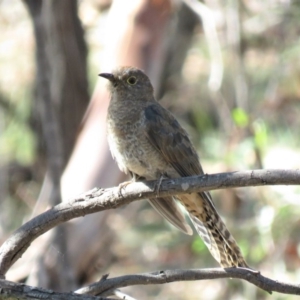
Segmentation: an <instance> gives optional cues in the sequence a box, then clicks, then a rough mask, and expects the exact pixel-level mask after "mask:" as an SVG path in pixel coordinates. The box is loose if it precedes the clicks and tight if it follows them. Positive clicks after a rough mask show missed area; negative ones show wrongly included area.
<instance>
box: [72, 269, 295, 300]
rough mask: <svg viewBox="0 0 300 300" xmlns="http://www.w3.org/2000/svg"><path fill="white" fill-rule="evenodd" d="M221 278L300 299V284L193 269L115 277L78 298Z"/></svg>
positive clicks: (237, 272) (237, 271)
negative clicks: (129, 287)
mask: <svg viewBox="0 0 300 300" xmlns="http://www.w3.org/2000/svg"><path fill="white" fill-rule="evenodd" d="M220 278H237V279H244V280H245V281H248V282H250V283H252V284H254V285H256V286H257V287H259V288H261V289H263V290H265V291H267V292H269V293H272V292H279V293H284V294H293V295H300V285H299V284H297V285H296V284H295V285H293V284H289V283H284V282H279V281H275V280H272V279H269V278H267V277H264V276H262V275H261V274H260V273H259V272H255V271H252V270H250V269H245V268H226V269H222V268H214V269H191V270H165V271H157V272H152V273H142V274H132V275H124V276H119V277H114V278H110V279H106V280H101V281H100V282H96V283H93V284H91V285H89V286H87V287H84V288H81V289H79V290H77V291H76V293H78V294H87V295H101V294H103V295H105V292H106V291H109V290H111V289H116V288H121V287H126V286H132V285H148V284H164V283H169V282H176V281H193V280H207V279H220Z"/></svg>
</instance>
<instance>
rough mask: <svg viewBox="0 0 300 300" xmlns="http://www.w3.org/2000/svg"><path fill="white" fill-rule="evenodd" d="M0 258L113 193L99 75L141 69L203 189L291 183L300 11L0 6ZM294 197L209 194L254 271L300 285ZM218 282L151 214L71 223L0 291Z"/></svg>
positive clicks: (168, 1)
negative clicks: (164, 273) (38, 219)
mask: <svg viewBox="0 0 300 300" xmlns="http://www.w3.org/2000/svg"><path fill="white" fill-rule="evenodd" d="M0 28H1V35H0V70H1V73H0V74H1V76H0V133H1V135H0V195H1V196H0V243H2V242H4V241H5V240H6V239H7V238H8V237H9V236H10V234H11V233H12V232H13V231H14V230H15V229H17V228H18V227H19V226H20V225H21V224H23V223H24V222H26V221H27V220H29V219H30V218H32V217H34V216H35V215H37V214H39V213H41V212H43V211H44V210H45V209H47V208H49V207H51V206H53V205H55V204H57V203H59V202H60V201H67V200H68V199H69V198H71V197H73V196H76V195H78V194H80V193H83V192H85V191H87V190H89V189H91V188H93V187H95V186H97V187H109V186H116V185H118V184H119V183H120V182H122V181H124V180H125V179H126V177H125V176H124V175H123V174H121V173H120V172H119V171H118V168H117V166H116V164H115V163H114V162H113V160H112V158H111V156H110V153H109V150H108V147H107V143H106V136H105V115H106V110H107V106H108V103H109V95H108V93H107V89H106V82H105V80H101V79H99V78H98V74H99V73H100V72H109V71H111V70H112V69H114V68H115V67H117V66H120V65H133V66H136V67H139V68H141V69H143V70H144V71H145V72H146V73H147V74H148V75H149V76H150V78H151V81H152V83H153V85H154V87H155V91H156V97H157V99H159V100H160V101H161V103H162V105H164V106H165V107H167V108H168V109H170V110H171V111H172V112H173V113H174V114H175V115H176V116H177V118H179V120H180V122H181V124H182V125H183V126H184V127H185V128H186V130H187V131H188V132H189V134H190V136H191V138H192V140H193V142H194V144H195V146H196V147H197V149H198V150H199V154H200V157H201V161H202V165H203V167H204V170H205V171H206V172H207V173H217V172H228V171H235V170H248V169H258V168H286V169H292V168H299V167H300V155H299V150H300V139H299V128H300V118H299V116H300V60H299V54H300V38H299V35H300V2H299V1H297V0H295V1H289V0H266V1H258V0H243V1H238V0H228V1H222V0H206V1H204V2H198V1H196V0H195V1H192V0H185V1H180V0H177V1H175V0H132V1H122V0H115V1H110V0H81V1H74V0H64V1H55V0H47V1H45V0H23V1H21V0H0ZM299 191H300V188H299V187H297V186H295V187H293V186H290V187H284V186H273V187H272V186H270V187H258V188H239V189H232V190H222V191H216V192H213V193H212V195H213V198H214V199H215V202H216V205H217V207H218V211H219V212H220V213H221V215H222V216H223V218H224V219H225V221H226V224H227V226H228V228H229V230H230V231H231V232H232V234H233V235H234V237H235V238H236V240H237V242H238V244H239V245H240V247H241V249H242V252H243V254H244V256H245V257H246V260H247V261H248V263H249V264H250V266H252V267H253V268H255V269H257V270H260V271H261V273H262V274H263V275H265V276H269V277H270V278H272V279H277V280H282V281H287V282H291V283H297V282H299V280H300V272H299V267H300V235H299V230H300V218H299V215H300V209H299ZM206 267H217V263H216V262H215V261H214V260H213V258H212V257H211V255H210V253H209V252H208V250H207V249H206V248H205V246H204V244H203V242H202V241H201V240H200V238H199V237H198V236H196V235H194V236H193V237H190V236H185V235H184V234H182V233H181V232H179V231H177V230H176V229H175V228H173V227H172V226H171V225H169V224H167V223H166V222H165V221H164V220H163V219H162V218H161V217H160V216H159V215H158V214H157V213H156V212H155V211H154V210H153V209H152V208H151V207H150V206H149V205H148V203H147V202H146V201H139V202H136V203H132V204H130V205H129V206H127V207H123V208H120V209H117V210H113V211H107V212H104V213H99V214H95V215H91V216H87V217H84V218H81V219H80V220H79V219H78V220H74V221H72V222H68V223H67V224H65V225H63V226H60V227H59V228H57V229H54V230H52V231H51V232H49V233H47V234H44V235H43V236H42V237H40V238H38V239H37V240H36V241H35V242H34V243H33V244H32V245H31V247H30V248H29V249H28V251H27V252H26V253H25V254H24V255H23V257H22V259H20V260H19V261H17V263H16V264H15V265H14V266H13V267H12V268H11V270H10V271H9V272H8V276H7V279H8V280H14V281H21V282H26V283H28V284H32V285H38V286H41V287H45V288H53V289H55V290H63V291H68V290H74V289H76V288H79V287H81V286H83V285H85V284H87V283H90V282H93V281H97V280H99V278H100V277H101V275H103V274H105V273H109V274H110V277H113V276H118V275H125V274H130V273H136V272H148V271H156V270H162V269H175V268H178V269H180V268H181V269H186V268H206ZM123 291H124V292H126V293H128V294H129V295H131V296H133V297H135V298H137V299H271V297H272V299H296V296H289V295H280V294H277V293H274V294H273V295H272V296H270V295H268V294H267V293H265V292H263V291H261V290H258V289H257V288H256V287H255V286H252V285H251V284H249V283H247V282H243V281H241V280H228V279H224V280H209V281H198V282H197V281H196V282H176V283H170V284H166V285H161V286H133V287H128V288H124V289H123Z"/></svg>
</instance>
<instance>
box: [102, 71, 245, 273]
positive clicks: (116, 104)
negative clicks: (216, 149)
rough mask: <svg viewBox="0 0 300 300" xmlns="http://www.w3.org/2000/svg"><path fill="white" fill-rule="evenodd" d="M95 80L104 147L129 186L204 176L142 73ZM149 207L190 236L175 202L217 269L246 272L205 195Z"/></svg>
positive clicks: (153, 202) (169, 199)
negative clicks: (104, 110)
mask: <svg viewBox="0 0 300 300" xmlns="http://www.w3.org/2000/svg"><path fill="white" fill-rule="evenodd" d="M99 76H101V77H104V78H106V79H108V80H109V82H110V84H109V89H110V91H111V100H110V104H109V108H108V115H107V126H108V142H109V147H110V151H111V153H112V156H113V157H114V159H115V160H116V161H117V163H118V166H119V168H120V169H121V171H123V172H125V173H130V174H131V176H132V177H133V179H134V180H141V179H143V180H155V179H156V180H157V179H160V178H178V177H186V176H193V175H202V174H204V173H203V170H202V167H201V165H200V162H199V157H198V155H197V152H196V150H195V148H194V146H193V144H192V143H191V141H190V139H189V137H188V134H187V133H186V131H185V130H184V129H183V128H182V127H181V126H180V124H179V123H178V121H177V120H176V119H175V117H174V116H173V115H172V114H171V113H170V112H169V111H168V110H167V109H165V108H163V107H162V106H161V105H160V104H159V103H158V102H157V101H156V100H155V98H154V96H153V87H152V84H151V82H150V80H149V78H148V77H147V75H146V74H145V73H144V72H142V71H141V70H139V69H137V68H134V67H122V68H119V69H117V70H116V71H114V72H113V73H101V74H99ZM149 201H150V203H151V205H152V206H153V207H154V208H155V209H156V210H157V211H158V212H159V213H160V214H161V215H162V216H163V217H165V218H166V219H167V220H168V221H169V222H170V223H172V224H173V225H174V226H175V227H177V228H178V229H180V230H181V231H183V232H184V233H186V234H192V229H191V227H190V226H189V225H188V224H187V223H186V221H185V218H184V216H183V214H182V212H181V210H180V209H179V207H178V204H177V202H176V201H179V202H180V203H181V204H182V205H183V206H184V207H185V208H186V210H187V211H188V213H189V216H190V219H191V220H192V223H193V224H194V226H195V228H196V230H197V232H198V234H199V235H200V237H201V238H202V239H203V241H204V243H205V244H206V246H207V247H208V249H209V251H210V252H211V254H212V255H213V257H214V258H215V259H216V260H217V261H218V262H219V264H220V265H221V266H222V267H224V268H225V267H248V265H247V263H246V262H245V260H244V258H243V255H242V253H241V251H240V248H239V246H238V245H237V243H236V241H235V240H234V238H233V236H232V235H231V234H230V232H229V231H228V229H227V228H226V226H225V224H224V222H223V221H222V219H221V217H220V216H219V214H218V213H217V211H216V208H215V205H214V203H213V202H212V198H211V196H210V194H209V193H208V192H200V193H192V194H187V195H178V196H176V197H158V198H153V199H149Z"/></svg>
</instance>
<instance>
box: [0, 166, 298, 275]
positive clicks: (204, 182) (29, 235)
mask: <svg viewBox="0 0 300 300" xmlns="http://www.w3.org/2000/svg"><path fill="white" fill-rule="evenodd" d="M280 184H281V185H282V184H284V185H298V184H300V171H299V170H255V171H244V172H232V173H220V174H214V175H203V176H194V177H187V178H178V179H165V180H162V181H161V183H160V184H159V183H158V182H157V181H148V182H137V183H133V184H129V185H127V186H126V188H124V189H123V188H122V190H120V189H119V188H118V187H116V188H109V189H105V190H103V189H94V190H91V191H89V192H87V193H85V194H83V195H82V196H79V197H77V198H75V199H72V200H70V201H69V202H67V203H61V204H59V205H56V206H54V207H53V208H52V209H50V210H48V211H46V212H45V213H43V214H41V215H39V216H37V217H36V218H34V219H32V220H30V221H29V222H27V223H25V224H24V225H23V226H22V227H20V228H19V229H18V230H16V231H15V232H14V233H13V235H12V236H11V237H10V238H9V239H8V240H7V241H6V242H5V243H4V244H3V245H2V246H1V248H0V277H1V276H4V275H5V273H6V272H7V270H8V269H9V268H10V267H11V265H12V264H13V263H14V262H15V261H16V260H17V259H18V258H19V257H21V255H22V254H23V253H24V252H25V251H26V249H27V248H28V247H29V245H30V243H31V242H32V241H33V240H34V239H36V238H37V237H38V236H40V235H41V234H43V233H45V232H46V231H48V230H50V229H51V228H53V227H55V226H57V225H59V224H61V223H63V222H66V221H69V220H71V219H74V218H77V217H83V216H85V215H87V214H92V213H95V212H99V211H103V210H107V209H112V208H117V207H119V206H121V205H125V204H128V203H130V202H133V201H136V200H140V199H145V198H153V197H155V196H157V194H158V192H157V191H156V187H157V186H158V185H159V195H160V196H166V195H169V196H170V195H176V194H177V195H178V194H185V193H190V192H197V191H207V190H216V189H224V188H232V187H246V186H262V185H280ZM121 192H122V193H121Z"/></svg>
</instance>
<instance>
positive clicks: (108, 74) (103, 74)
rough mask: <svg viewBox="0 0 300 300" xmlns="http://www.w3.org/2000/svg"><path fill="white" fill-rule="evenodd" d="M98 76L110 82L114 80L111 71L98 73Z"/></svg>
mask: <svg viewBox="0 0 300 300" xmlns="http://www.w3.org/2000/svg"><path fill="white" fill-rule="evenodd" d="M99 76H101V77H104V78H106V79H108V80H109V81H111V82H115V80H116V78H115V76H114V75H113V74H111V73H100V74H99Z"/></svg>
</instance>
